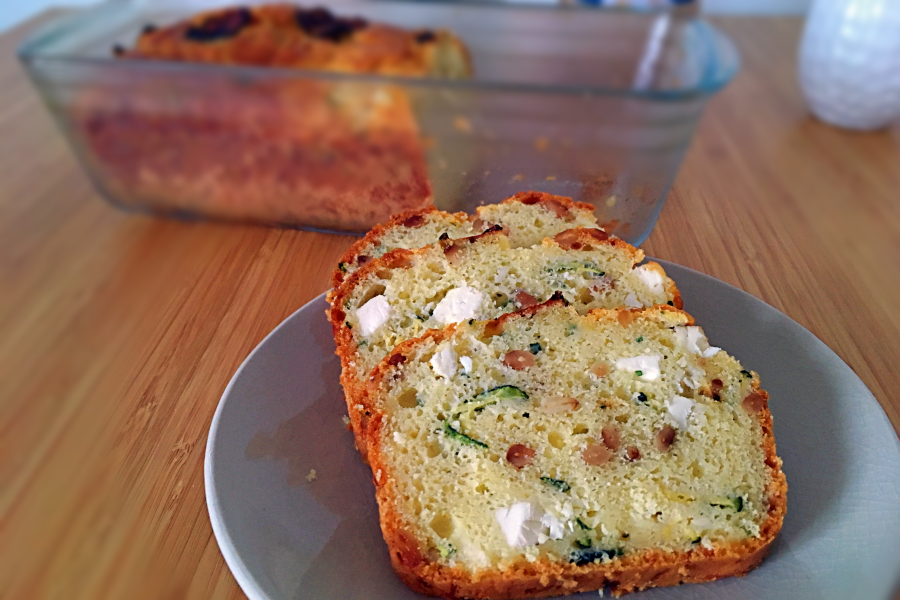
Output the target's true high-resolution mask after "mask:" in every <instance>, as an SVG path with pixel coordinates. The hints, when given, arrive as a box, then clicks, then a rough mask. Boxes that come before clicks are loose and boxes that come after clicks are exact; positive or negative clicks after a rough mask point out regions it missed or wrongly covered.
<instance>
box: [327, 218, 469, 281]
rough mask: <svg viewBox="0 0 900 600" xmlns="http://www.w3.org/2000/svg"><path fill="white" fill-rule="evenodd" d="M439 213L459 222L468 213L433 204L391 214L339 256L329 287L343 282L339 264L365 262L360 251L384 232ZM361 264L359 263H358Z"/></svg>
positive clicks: (378, 240) (375, 242)
mask: <svg viewBox="0 0 900 600" xmlns="http://www.w3.org/2000/svg"><path fill="white" fill-rule="evenodd" d="M436 213H437V214H440V215H441V216H442V217H446V218H456V219H458V220H459V221H460V222H461V221H465V220H466V219H468V218H469V217H468V215H467V214H466V213H463V212H458V213H448V212H444V211H442V210H438V209H437V208H435V207H433V206H426V207H425V208H414V209H411V210H406V211H403V212H401V213H397V214H395V215H393V216H392V217H391V218H390V219H388V220H387V221H385V222H384V223H380V224H378V225H376V226H375V227H373V228H372V229H371V230H369V232H368V233H367V234H366V235H365V236H364V237H362V238H360V239H358V240H356V241H355V242H353V245H352V246H350V247H349V248H347V251H346V252H344V254H343V256H341V260H340V261H339V262H338V268H337V269H335V270H334V273H332V275H331V287H332V288H333V289H335V290H336V289H337V288H338V287H340V286H341V284H342V283H344V279H346V272H345V271H342V270H341V265H350V264H354V263H356V262H357V261H358V260H359V259H360V258H363V259H365V260H364V261H363V263H365V262H366V261H367V260H368V259H369V258H370V257H369V256H368V255H364V254H362V251H363V250H364V249H366V248H368V247H370V246H377V245H378V244H380V243H381V238H382V237H383V236H384V234H385V233H387V232H388V231H390V230H391V229H394V228H399V227H410V228H415V227H421V226H422V225H424V224H425V219H424V217H425V216H426V215H433V214H436ZM418 217H422V220H421V221H419V220H418ZM360 266H361V265H360Z"/></svg>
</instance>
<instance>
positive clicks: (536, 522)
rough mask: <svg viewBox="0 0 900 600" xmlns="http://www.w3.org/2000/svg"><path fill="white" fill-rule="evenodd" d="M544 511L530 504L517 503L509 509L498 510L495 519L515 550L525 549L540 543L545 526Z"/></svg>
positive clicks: (507, 541) (508, 542)
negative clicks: (543, 520)
mask: <svg viewBox="0 0 900 600" xmlns="http://www.w3.org/2000/svg"><path fill="white" fill-rule="evenodd" d="M542 513H543V511H541V509H539V508H538V507H536V506H534V505H532V504H531V503H529V502H516V503H515V504H513V505H512V506H510V507H509V508H498V509H497V510H496V512H495V513H494V518H495V519H497V523H499V524H500V529H501V530H502V531H503V535H504V536H505V537H506V543H507V544H509V545H510V546H512V547H513V548H525V547H527V546H534V545H535V544H537V543H538V540H539V539H540V536H541V534H542V533H543V529H544V526H543V524H542V523H541V517H542V516H543V514H542Z"/></svg>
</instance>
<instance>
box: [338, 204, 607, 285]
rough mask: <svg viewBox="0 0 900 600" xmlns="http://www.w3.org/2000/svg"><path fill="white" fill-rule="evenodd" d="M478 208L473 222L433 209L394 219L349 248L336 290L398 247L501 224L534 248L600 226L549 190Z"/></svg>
mask: <svg viewBox="0 0 900 600" xmlns="http://www.w3.org/2000/svg"><path fill="white" fill-rule="evenodd" d="M475 210H476V213H477V216H475V217H472V218H469V216H468V215H466V213H461V212H460V213H448V212H444V211H441V210H438V209H436V208H434V207H431V208H422V209H418V210H409V211H406V212H403V213H400V214H397V215H394V216H393V217H392V218H391V219H390V220H389V221H388V222H387V223H384V224H382V225H378V226H376V227H374V228H373V229H372V230H371V231H370V232H369V233H368V234H367V235H366V236H365V237H363V238H362V239H360V240H358V241H357V242H356V243H354V244H353V245H352V246H350V248H349V249H348V250H347V252H345V253H344V256H342V257H341V260H340V262H339V263H338V268H337V269H336V270H335V272H334V274H333V275H332V278H331V286H332V287H333V288H335V289H337V288H338V287H339V286H340V285H341V284H342V283H343V282H344V280H345V279H347V277H349V276H350V275H351V274H352V273H353V272H354V271H356V270H357V269H358V268H359V267H361V266H362V265H364V264H366V262H368V261H370V260H372V259H373V258H378V257H379V256H382V255H383V254H386V253H387V252H390V251H391V250H394V249H396V248H422V247H423V246H428V245H429V244H433V243H435V242H436V241H437V240H438V238H440V237H441V236H442V235H446V236H447V237H449V238H450V239H458V238H462V237H467V236H472V235H477V234H479V233H482V232H484V231H485V230H486V229H489V228H490V227H491V226H493V225H501V226H502V227H503V228H504V229H505V230H506V231H507V234H508V235H509V242H510V244H511V245H513V246H515V247H520V246H534V245H536V244H539V243H540V242H541V240H543V239H544V238H545V237H553V236H554V235H556V234H557V233H559V232H561V231H565V230H566V229H572V228H573V227H596V225H597V219H596V217H594V207H593V206H591V205H590V204H585V203H583V202H573V201H572V199H571V198H567V197H565V196H554V195H553V194H546V193H544V192H519V193H518V194H516V195H515V196H510V197H509V198H507V199H506V200H504V201H503V202H501V203H500V204H487V205H484V206H479V207H478V208H477V209H475Z"/></svg>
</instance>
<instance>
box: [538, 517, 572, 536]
mask: <svg viewBox="0 0 900 600" xmlns="http://www.w3.org/2000/svg"><path fill="white" fill-rule="evenodd" d="M541 525H543V526H544V527H546V528H547V530H548V535H549V536H550V539H551V540H561V539H563V537H564V536H565V535H566V527H565V525H564V524H563V523H562V522H561V521H560V520H559V519H557V518H556V517H554V516H553V515H551V514H550V513H547V514H545V515H544V516H543V517H541Z"/></svg>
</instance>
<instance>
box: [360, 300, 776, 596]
mask: <svg viewBox="0 0 900 600" xmlns="http://www.w3.org/2000/svg"><path fill="white" fill-rule="evenodd" d="M767 397H768V396H767V394H766V392H765V391H763V390H761V389H760V388H759V380H758V377H757V375H756V374H755V373H751V372H749V371H746V370H744V369H743V368H742V366H741V365H740V363H738V361H737V360H735V359H734V358H732V357H730V356H728V355H727V354H726V353H725V352H724V351H721V350H719V349H718V348H713V347H711V346H709V343H708V341H707V340H706V338H705V336H704V334H703V331H702V330H701V329H700V328H699V327H696V326H694V324H693V319H692V318H691V317H690V316H689V315H688V314H686V313H684V312H682V311H680V310H677V309H675V308H671V307H668V306H657V307H652V308H645V309H619V310H604V309H597V310H593V311H591V312H590V313H588V314H587V315H584V316H579V314H578V312H577V311H576V310H575V309H574V308H573V307H567V306H565V303H564V301H562V300H561V299H554V300H552V301H550V302H547V303H546V304H543V305H539V306H536V307H531V308H527V309H524V310H520V311H517V312H515V313H510V314H506V315H503V316H502V317H500V318H499V319H496V320H494V321H487V322H483V321H464V322H461V323H458V324H456V325H450V326H448V327H446V328H444V329H443V330H440V331H438V330H432V331H428V332H427V333H425V334H424V335H423V336H421V337H419V338H416V339H411V340H407V341H406V342H403V343H401V344H400V345H399V346H397V347H396V348H395V349H394V350H393V351H392V352H391V353H390V354H389V355H388V356H387V357H386V358H385V359H384V360H383V361H382V362H381V363H380V364H379V365H378V367H377V368H376V369H375V370H374V371H373V373H372V377H371V382H370V383H369V385H368V386H367V391H366V393H365V394H364V396H363V399H362V401H361V404H362V406H363V410H364V411H365V412H366V414H367V415H368V426H367V427H366V429H365V435H366V443H367V446H368V459H369V463H370V465H371V468H372V472H373V474H374V481H375V486H376V495H377V499H378V505H379V511H380V518H381V527H382V531H383V534H384V538H385V540H386V541H387V544H388V546H389V549H390V555H391V561H392V563H393V566H394V569H395V570H396V571H397V573H398V574H399V576H400V577H401V579H402V580H403V581H405V582H406V583H407V584H408V585H409V586H410V587H411V588H413V589H414V590H415V591H417V592H420V593H423V594H427V595H438V596H444V597H446V598H491V599H493V600H504V599H512V598H540V597H546V596H555V595H561V594H570V593H575V592H582V591H588V590H597V589H603V588H606V589H607V590H608V591H611V592H612V593H613V594H614V595H621V594H622V593H625V592H631V591H636V590H641V589H644V588H648V587H654V586H670V585H678V584H680V583H686V582H701V581H710V580H713V579H718V578H721V577H727V576H732V575H744V574H746V573H747V572H748V571H749V570H751V569H752V568H754V567H755V566H756V565H757V564H758V563H759V562H760V561H761V560H762V559H763V557H764V556H765V555H766V553H767V552H768V550H769V548H770V546H771V544H772V541H773V540H774V539H775V536H776V535H777V533H778V532H779V530H780V529H781V525H782V522H783V518H784V514H785V510H786V492H787V484H786V481H785V478H784V474H783V473H782V471H781V460H780V459H779V458H778V456H777V455H776V452H775V441H774V439H773V435H772V418H771V415H770V413H769V410H768V402H767Z"/></svg>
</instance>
